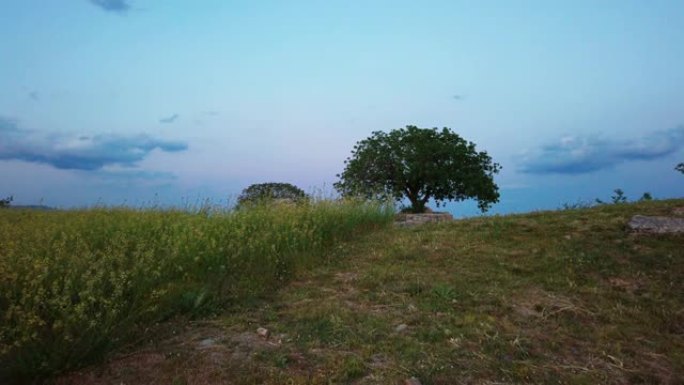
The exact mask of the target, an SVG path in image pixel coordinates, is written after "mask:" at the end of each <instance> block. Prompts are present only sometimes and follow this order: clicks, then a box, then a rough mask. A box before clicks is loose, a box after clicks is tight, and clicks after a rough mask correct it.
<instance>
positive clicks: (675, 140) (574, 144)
mask: <svg viewBox="0 0 684 385" xmlns="http://www.w3.org/2000/svg"><path fill="white" fill-rule="evenodd" d="M682 148H684V126H680V127H676V128H673V129H670V130H665V131H657V132H654V133H652V134H650V135H648V136H644V137H642V138H638V139H633V140H627V141H618V140H604V139H600V138H592V137H584V138H583V137H576V136H566V137H563V138H561V140H560V141H559V142H557V143H553V144H548V145H545V146H542V147H541V148H540V149H539V150H538V151H534V152H532V153H530V154H527V155H526V156H524V157H523V161H522V166H521V168H520V171H522V172H524V173H529V174H585V173H589V172H593V171H598V170H603V169H608V168H611V167H613V166H615V165H617V164H620V163H624V162H629V161H634V160H654V159H659V158H663V157H666V156H668V155H670V154H673V153H675V152H677V151H679V150H680V149H682Z"/></svg>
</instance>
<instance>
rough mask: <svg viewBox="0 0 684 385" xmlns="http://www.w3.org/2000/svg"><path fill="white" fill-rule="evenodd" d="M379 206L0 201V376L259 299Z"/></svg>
mask: <svg viewBox="0 0 684 385" xmlns="http://www.w3.org/2000/svg"><path fill="white" fill-rule="evenodd" d="M391 217H392V212H391V211H390V210H388V209H386V208H383V207H379V206H373V205H364V204H354V203H334V202H325V201H322V202H318V203H314V204H310V205H296V206H295V205H278V206H261V207H255V208H252V209H249V210H240V211H237V212H221V211H207V210H200V212H196V213H189V212H184V211H172V210H169V211H163V210H129V209H91V210H76V211H54V212H38V211H20V210H1V211H0V379H2V378H5V379H12V380H15V381H24V380H29V379H31V378H38V377H41V376H44V375H49V374H54V373H58V372H61V371H64V370H67V369H70V368H76V367H79V366H82V365H84V364H86V363H89V362H96V361H98V360H100V359H101V358H102V357H104V356H105V355H106V354H107V353H108V352H110V351H112V350H113V349H117V348H121V347H122V346H125V345H130V344H137V343H139V341H140V340H142V339H145V338H148V337H149V330H151V329H154V325H155V324H157V323H159V322H161V321H164V320H167V319H170V318H172V317H175V316H178V315H187V316H190V317H198V316H207V315H209V314H211V313H216V312H218V311H221V310H222V309H230V308H231V306H238V305H240V304H243V303H249V302H250V301H253V300H254V299H258V298H259V297H260V296H263V295H264V294H267V293H271V292H272V291H273V290H274V289H276V288H278V287H280V286H282V285H283V284H284V283H285V282H286V281H288V280H289V279H290V278H291V277H292V276H293V274H294V273H295V272H296V271H297V270H301V269H306V268H310V267H311V266H313V265H316V264H320V262H321V256H322V254H323V252H324V251H325V250H327V249H330V248H331V247H333V246H334V245H336V244H338V243H339V242H340V241H343V240H347V239H350V238H352V237H354V236H357V235H359V234H361V233H364V232H367V231H368V230H372V229H374V228H378V227H382V226H384V225H386V224H387V223H388V222H389V221H390V220H391Z"/></svg>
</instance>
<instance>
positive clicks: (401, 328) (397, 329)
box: [394, 324, 408, 333]
mask: <svg viewBox="0 0 684 385" xmlns="http://www.w3.org/2000/svg"><path fill="white" fill-rule="evenodd" d="M406 329H408V325H407V324H399V325H397V327H395V328H394V331H395V332H397V333H401V332H403V331H404V330H406Z"/></svg>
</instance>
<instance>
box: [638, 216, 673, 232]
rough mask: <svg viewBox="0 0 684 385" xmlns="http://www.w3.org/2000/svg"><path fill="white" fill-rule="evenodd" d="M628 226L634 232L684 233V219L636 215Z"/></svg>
mask: <svg viewBox="0 0 684 385" xmlns="http://www.w3.org/2000/svg"><path fill="white" fill-rule="evenodd" d="M627 226H629V228H630V229H632V231H636V232H642V233H657V234H665V233H684V218H672V217H649V216H645V215H635V216H633V217H632V219H631V220H630V221H629V223H628V224H627Z"/></svg>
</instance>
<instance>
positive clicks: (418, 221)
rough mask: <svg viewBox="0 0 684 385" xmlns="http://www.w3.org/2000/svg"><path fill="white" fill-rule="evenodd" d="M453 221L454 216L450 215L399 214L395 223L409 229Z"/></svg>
mask: <svg viewBox="0 0 684 385" xmlns="http://www.w3.org/2000/svg"><path fill="white" fill-rule="evenodd" d="M453 220H454V217H453V215H451V214H449V213H423V214H399V215H397V217H396V220H395V221H394V223H395V224H396V225H397V226H400V227H408V226H417V225H422V224H425V223H437V222H451V221H453Z"/></svg>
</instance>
